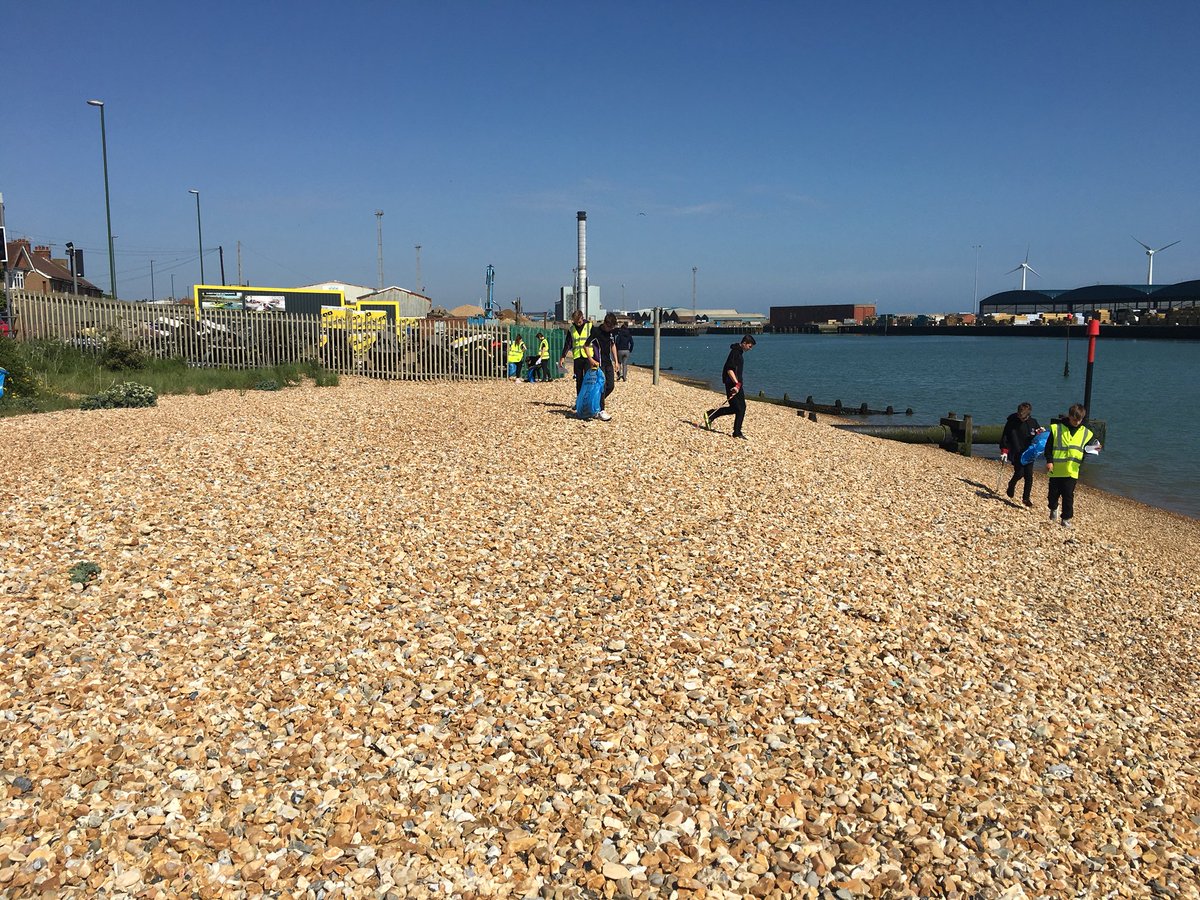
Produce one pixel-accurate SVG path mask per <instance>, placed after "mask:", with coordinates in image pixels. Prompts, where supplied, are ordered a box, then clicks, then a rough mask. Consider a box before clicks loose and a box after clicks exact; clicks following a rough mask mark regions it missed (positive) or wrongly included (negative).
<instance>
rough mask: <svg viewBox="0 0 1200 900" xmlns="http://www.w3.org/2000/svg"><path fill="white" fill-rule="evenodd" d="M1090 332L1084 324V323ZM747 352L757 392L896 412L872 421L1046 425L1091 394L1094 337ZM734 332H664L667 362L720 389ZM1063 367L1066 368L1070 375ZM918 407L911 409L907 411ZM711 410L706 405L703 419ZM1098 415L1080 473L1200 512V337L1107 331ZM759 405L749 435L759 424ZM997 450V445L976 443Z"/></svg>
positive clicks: (786, 340)
mask: <svg viewBox="0 0 1200 900" xmlns="http://www.w3.org/2000/svg"><path fill="white" fill-rule="evenodd" d="M1080 331H1082V329H1080ZM756 339H757V341H758V344H757V346H755V347H754V349H753V350H751V351H750V352H749V353H747V354H746V363H745V381H746V387H747V389H748V391H749V393H750V395H751V396H753V395H755V394H757V393H758V392H759V391H760V390H761V391H763V392H764V393H765V394H766V395H767V396H769V397H782V396H783V395H784V394H785V393H786V394H787V395H788V396H789V397H790V398H791V399H793V400H804V399H805V398H806V397H808V396H809V395H811V396H812V398H813V400H815V401H816V402H817V403H826V404H832V403H833V402H834V401H835V400H841V401H842V403H843V404H844V405H845V406H847V407H851V408H857V407H859V406H860V405H861V404H863V403H866V404H867V405H868V407H869V408H871V409H885V408H886V407H888V406H889V405H890V406H892V407H893V408H894V409H896V410H897V414H896V415H893V416H865V417H858V416H855V417H853V418H854V420H855V421H859V420H860V418H861V421H862V422H863V423H864V424H895V425H905V424H912V425H936V424H937V422H938V419H939V418H941V417H942V416H944V415H946V414H947V413H948V412H954V413H956V414H957V415H958V416H959V417H960V418H961V417H962V416H964V415H970V416H972V417H973V420H974V422H975V423H976V424H978V425H993V424H1002V423H1003V422H1004V420H1005V419H1006V418H1007V417H1008V414H1009V413H1012V412H1015V411H1016V408H1017V404H1018V403H1021V402H1023V401H1028V402H1029V403H1032V404H1033V416H1034V418H1035V419H1037V420H1038V421H1039V422H1040V423H1041V424H1042V425H1044V426H1045V425H1049V424H1050V422H1051V420H1052V419H1053V418H1054V417H1056V416H1058V415H1059V414H1062V413H1065V412H1066V411H1067V408H1068V407H1069V406H1070V405H1071V404H1072V403H1082V402H1083V393H1084V382H1085V378H1086V373H1087V343H1088V342H1087V338H1086V336H1083V335H1081V334H1080V335H1072V336H1070V337H1069V338H1068V339H1063V338H1037V337H1032V338H1031V337H976V336H951V335H929V336H912V337H908V336H884V335H849V334H847V335H829V334H820V335H818V334H795V335H792V334H788V335H772V334H766V335H758V336H757V338H756ZM737 340H738V337H737V335H702V336H699V337H664V338H663V340H662V344H661V347H662V358H661V365H662V366H663V367H664V368H666V367H670V368H671V369H672V372H671V374H676V375H687V376H691V377H694V378H702V379H705V380H707V381H709V382H710V383H711V384H713V385H714V386H715V387H719V386H720V379H721V364H722V363H723V362H724V361H725V355H726V354H727V353H728V352H729V345H730V344H731V343H734V342H736V341H737ZM653 357H654V339H653V338H651V337H642V336H638V337H636V338H635V339H634V350H633V355H632V361H633V362H634V363H637V364H641V365H649V364H651V363H652V362H653ZM1064 368H1066V369H1068V370H1069V374H1068V375H1066V376H1065V377H1064V375H1063V371H1064ZM908 407H911V408H912V410H913V415H912V416H905V415H904V410H905V409H906V408H908ZM701 412H702V410H698V411H697V416H699V414H700V413H701ZM1089 413H1090V415H1091V417H1092V418H1095V419H1102V420H1104V421H1105V422H1106V423H1107V428H1108V435H1107V439H1106V441H1105V444H1104V449H1103V451H1102V452H1101V453H1100V455H1099V456H1088V457H1087V459H1086V461H1085V462H1084V465H1083V474H1082V480H1083V481H1084V482H1085V483H1088V484H1092V485H1094V486H1096V487H1098V488H1101V489H1103V490H1106V491H1111V492H1112V493H1115V494H1121V495H1123V496H1126V497H1131V498H1133V499H1135V500H1140V501H1141V502H1143V503H1149V504H1151V505H1153V506H1159V507H1162V508H1164V509H1170V510H1174V511H1176V512H1180V513H1183V514H1184V515H1188V516H1191V517H1193V518H1197V517H1200V478H1197V477H1196V476H1195V474H1194V471H1193V470H1194V468H1195V466H1196V464H1197V463H1198V462H1200V342H1196V341H1165V340H1130V339H1115V340H1107V341H1105V340H1103V339H1101V340H1098V341H1097V345H1096V361H1095V366H1094V369H1093V374H1092V408H1091V409H1090V410H1089ZM753 417H754V407H753V405H751V407H750V411H749V413H748V415H747V421H746V432H747V434H750V433H752V432H753V429H754V421H753ZM981 451H982V452H984V453H991V455H993V456H996V455H998V453H999V449H998V448H996V447H991V448H981V447H978V446H977V447H976V452H977V453H978V452H981Z"/></svg>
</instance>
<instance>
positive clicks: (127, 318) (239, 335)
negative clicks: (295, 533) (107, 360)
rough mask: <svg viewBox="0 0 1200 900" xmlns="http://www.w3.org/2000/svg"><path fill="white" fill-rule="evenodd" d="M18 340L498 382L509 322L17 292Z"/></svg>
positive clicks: (188, 358)
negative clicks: (365, 319)
mask: <svg viewBox="0 0 1200 900" xmlns="http://www.w3.org/2000/svg"><path fill="white" fill-rule="evenodd" d="M10 299H11V301H12V332H13V337H15V338H16V339H17V340H23V341H35V340H57V341H63V342H64V343H68V344H72V345H74V346H77V347H81V348H83V349H86V350H92V351H95V352H97V353H99V352H100V351H101V350H102V349H103V348H104V346H105V344H106V343H107V342H108V341H111V340H113V339H114V338H119V339H122V340H125V341H128V342H129V343H131V344H133V345H135V346H137V347H138V348H140V349H141V350H142V351H143V352H145V353H147V354H149V355H152V356H156V357H162V358H169V357H179V358H182V359H183V360H184V361H185V362H186V363H187V364H188V365H190V366H196V367H211V368H226V369H251V368H260V367H270V366H273V365H278V364H286V363H299V362H307V361H313V360H315V361H317V362H320V363H321V364H322V365H323V366H325V368H327V369H330V370H332V371H335V372H338V373H340V374H343V375H369V376H373V377H377V378H396V379H413V380H430V381H432V380H445V379H466V378H502V377H504V375H505V373H506V364H505V349H506V342H507V340H508V332H509V329H508V326H507V325H504V324H500V323H490V324H472V323H468V322H467V321H466V320H464V319H418V320H416V321H413V320H406V321H405V322H403V323H401V324H400V325H396V324H395V323H392V322H389V323H387V325H386V326H384V327H380V326H379V325H368V324H366V323H359V322H355V321H352V320H351V317H346V318H345V319H342V320H338V321H335V322H327V323H325V324H322V321H321V319H320V317H319V316H303V315H297V314H295V313H285V312H271V311H265V312H259V311H247V310H232V309H205V310H202V311H201V315H200V317H199V318H197V317H196V314H195V311H194V309H193V307H192V306H190V305H186V306H185V305H160V304H150V303H129V302H126V301H121V300H100V299H96V298H93V297H82V296H78V295H75V294H31V293H25V292H22V291H15V292H13V293H12V294H11V295H10Z"/></svg>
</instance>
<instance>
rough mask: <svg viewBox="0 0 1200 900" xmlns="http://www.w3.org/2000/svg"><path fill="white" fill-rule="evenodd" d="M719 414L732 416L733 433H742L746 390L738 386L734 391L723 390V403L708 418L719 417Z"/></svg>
mask: <svg viewBox="0 0 1200 900" xmlns="http://www.w3.org/2000/svg"><path fill="white" fill-rule="evenodd" d="M721 416H733V433H734V434H741V433H742V421H743V420H744V419H745V418H746V392H745V391H743V390H741V389H740V388H739V389H738V390H737V392H736V393H730V391H729V389H728V388H726V390H725V405H724V406H722V407H721V408H720V409H718V410H717V411H716V412H714V413H713V414H712V415H711V416H709V419H710V420H711V419H719V418H721Z"/></svg>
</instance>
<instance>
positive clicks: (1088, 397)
mask: <svg viewBox="0 0 1200 900" xmlns="http://www.w3.org/2000/svg"><path fill="white" fill-rule="evenodd" d="M1087 333H1088V357H1087V380H1086V381H1084V384H1083V408H1084V409H1086V410H1087V412H1088V414H1087V418H1085V419H1084V420H1083V421H1084V422H1087V420H1088V419H1090V418H1091V416H1092V366H1093V365H1094V364H1095V362H1096V338H1098V337H1100V320H1099V319H1092V320H1091V321H1090V322H1088V330H1087Z"/></svg>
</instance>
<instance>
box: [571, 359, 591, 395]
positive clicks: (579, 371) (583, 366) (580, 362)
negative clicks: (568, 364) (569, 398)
mask: <svg viewBox="0 0 1200 900" xmlns="http://www.w3.org/2000/svg"><path fill="white" fill-rule="evenodd" d="M591 367H592V364H591V363H590V362H588V358H587V357H586V356H581V357H579V358H578V359H577V360H575V396H576V397H578V396H579V391H580V390H581V389H582V388H583V376H584V375H586V374H587V373H588V369H590V368H591Z"/></svg>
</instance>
